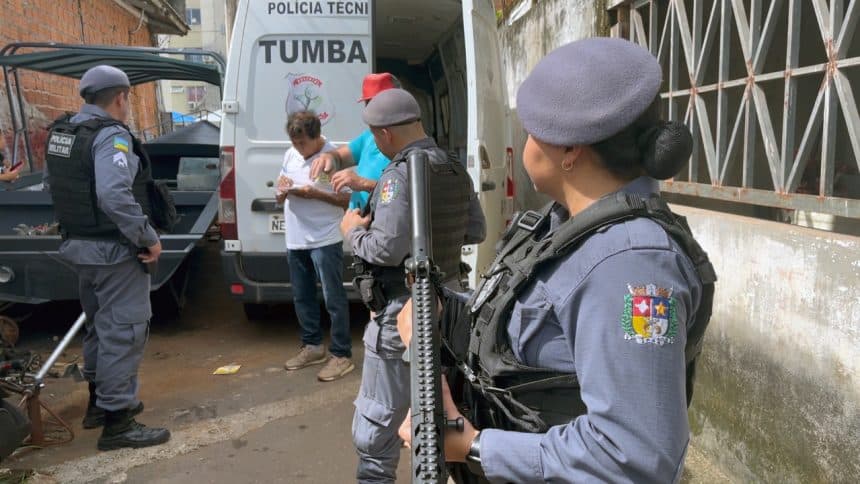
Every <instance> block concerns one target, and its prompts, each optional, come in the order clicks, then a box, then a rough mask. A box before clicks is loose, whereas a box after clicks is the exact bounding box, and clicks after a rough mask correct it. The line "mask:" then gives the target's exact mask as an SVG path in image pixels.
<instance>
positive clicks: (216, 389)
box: [0, 243, 726, 483]
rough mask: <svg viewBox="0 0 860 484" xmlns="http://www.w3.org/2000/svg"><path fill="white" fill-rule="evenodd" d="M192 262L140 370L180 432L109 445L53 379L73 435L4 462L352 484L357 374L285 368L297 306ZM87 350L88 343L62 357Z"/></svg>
mask: <svg viewBox="0 0 860 484" xmlns="http://www.w3.org/2000/svg"><path fill="white" fill-rule="evenodd" d="M190 263H191V271H192V281H191V285H190V288H189V293H188V304H187V307H186V308H185V310H184V311H183V313H182V316H181V318H179V319H170V318H159V317H156V320H155V321H154V322H153V325H152V329H151V335H150V342H149V344H148V346H147V349H146V355H145V358H144V362H143V364H142V367H141V372H140V379H141V397H142V399H143V401H144V402H145V403H146V411H145V412H144V413H143V414H142V415H141V416H140V417H139V420H140V421H142V422H144V423H146V424H150V425H162V426H167V427H169V428H170V429H171V430H172V431H173V438H172V440H171V441H170V442H169V443H168V444H166V445H163V446H159V447H153V448H148V449H140V450H121V451H116V452H108V453H100V452H98V451H96V449H95V444H96V440H97V438H98V433H99V432H98V431H97V430H87V431H85V430H83V429H82V428H81V427H80V420H81V418H82V416H83V413H84V409H85V405H86V398H87V389H86V386H85V384H83V383H75V382H73V381H71V380H50V381H49V382H48V386H47V388H46V391H45V395H44V397H45V398H44V399H45V401H46V402H47V403H48V405H50V407H51V408H52V409H54V410H55V411H57V412H58V413H59V415H60V416H61V417H63V418H64V419H66V420H67V421H68V422H69V423H71V424H72V427H73V429H74V431H75V434H76V436H75V439H74V441H72V442H71V443H69V444H65V445H62V446H57V447H52V448H47V449H42V450H34V451H28V452H25V453H23V454H19V455H18V456H16V457H15V458H13V459H12V460H10V461H9V462H8V463H4V465H7V466H8V467H12V468H16V469H35V470H36V471H38V472H39V473H40V474H46V475H48V476H50V477H47V478H45V479H43V482H62V483H75V482H105V483H118V482H133V483H137V482H141V483H143V482H147V483H187V482H195V483H198V482H200V483H208V482H212V483H216V482H217V483H221V482H229V483H252V482H286V483H347V482H354V477H353V476H354V472H355V464H356V457H355V452H354V450H353V448H352V442H351V438H350V423H351V420H352V413H353V406H352V401H353V399H354V398H355V395H356V392H357V390H358V385H359V380H360V376H359V371H358V370H357V371H355V372H353V373H352V374H350V375H349V376H348V377H347V378H345V379H343V380H340V381H338V382H333V383H320V382H318V381H317V380H316V377H315V375H316V371H317V368H319V367H316V368H312V369H306V370H302V371H298V372H286V371H284V370H283V367H282V365H283V361H284V360H285V359H286V358H287V357H288V355H289V354H290V353H291V352H293V351H296V350H297V349H298V347H299V339H298V327H297V324H296V322H295V316H294V313H293V312H292V308H291V307H290V306H279V307H276V308H274V310H273V315H272V317H271V318H270V319H267V320H264V321H253V322H248V321H247V320H246V319H245V316H244V314H243V312H242V309H241V305H240V304H237V303H236V302H234V301H232V300H231V299H230V298H229V297H228V295H227V291H226V288H225V287H223V283H222V279H221V270H220V266H219V260H218V251H217V245H216V244H214V243H207V244H206V245H205V246H204V247H202V250H199V251H197V252H196V255H194V256H193V257H192V259H191V260H190ZM351 309H352V319H353V336H354V341H355V342H356V348H355V355H354V356H355V358H356V366H357V367H358V368H360V366H361V365H360V361H361V356H362V351H361V344H360V341H361V340H360V336H361V330H362V327H363V324H364V321H365V319H366V317H367V316H366V313H365V312H364V311H363V310H362V308H360V307H358V306H353V307H352V308H351ZM77 311H78V308H77V306H76V305H75V304H74V303H72V304H54V305H51V306H46V307H43V308H40V309H39V310H38V311H36V312H35V313H34V315H33V316H32V317H31V318H30V319H29V320H27V321H26V322H24V323H23V325H22V340H21V342H20V343H19V347H24V348H28V349H39V350H41V351H45V352H48V351H50V349H51V348H52V345H53V344H54V343H53V341H52V339H53V337H54V336H62V334H63V332H64V331H65V329H66V328H68V326H69V325H70V322H71V321H73V320H74V318H75V317H76V313H77ZM77 355H80V343H79V340H78V342H76V343H75V344H74V345H73V346H72V347H71V348H69V350H68V351H67V353H66V355H65V357H64V359H65V360H67V361H68V360H71V359H73V358H74V357H75V356H77ZM231 363H238V364H241V365H242V368H241V370H240V371H239V373H238V374H236V375H230V376H215V375H212V371H213V370H214V369H215V368H217V367H219V366H222V365H226V364H231ZM408 458H409V455H408V451H406V450H405V449H404V451H403V454H402V460H401V466H400V469H399V473H398V482H404V483H405V482H409V480H408V476H409V468H408V467H409V461H408ZM688 468H689V470H690V471H691V474H690V478H688V479H687V481H688V482H708V483H710V482H720V481H723V482H726V481H725V478H724V477H722V476H721V475H720V474H719V473H718V472H716V471H715V470H714V469H713V468H711V467H710V466H709V465H708V463H707V461H706V460H705V459H704V458H702V456H700V455H699V454H697V453H695V452H693V453H692V454H691V456H690V459H688ZM0 481H2V476H0Z"/></svg>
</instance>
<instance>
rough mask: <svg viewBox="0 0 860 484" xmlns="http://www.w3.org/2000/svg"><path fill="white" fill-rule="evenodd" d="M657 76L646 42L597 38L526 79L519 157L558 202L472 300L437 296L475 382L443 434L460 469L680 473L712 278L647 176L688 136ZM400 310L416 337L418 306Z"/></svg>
mask: <svg viewBox="0 0 860 484" xmlns="http://www.w3.org/2000/svg"><path fill="white" fill-rule="evenodd" d="M661 82H662V74H661V68H660V66H659V64H658V63H657V61H656V60H655V59H654V57H652V56H651V55H650V53H649V52H648V51H647V50H645V49H643V48H641V47H639V46H636V45H635V44H632V43H630V42H627V41H624V40H620V39H608V38H594V39H586V40H582V41H578V42H574V43H571V44H568V45H565V46H563V47H561V48H559V49H557V50H555V51H553V52H552V53H550V54H549V55H547V56H546V58H544V59H543V60H542V61H541V62H540V63H539V64H538V65H537V66H536V67H535V69H534V71H533V72H532V73H531V74H530V75H529V77H528V78H527V79H526V80H525V81H524V82H523V84H522V86H521V87H520V89H519V92H518V94H517V109H518V113H519V117H520V119H521V120H522V123H523V127H524V128H525V130H526V131H527V132H528V135H529V137H528V141H527V142H526V146H525V150H524V152H523V164H524V166H525V169H526V171H527V172H528V175H529V177H530V178H531V180H532V182H533V183H534V186H535V188H536V190H537V191H539V192H541V193H544V194H546V195H548V196H549V197H550V198H551V199H552V200H553V203H551V204H550V205H549V206H548V207H546V208H545V209H544V210H543V211H542V212H540V213H537V212H526V213H525V214H524V215H523V216H521V217H520V218H519V219H518V220H517V222H516V223H515V224H513V227H514V228H513V229H512V230H511V231H509V233H508V234H506V235H505V236H504V237H503V240H502V242H501V243H500V250H499V253H498V255H497V258H496V261H495V262H494V264H493V266H492V267H491V268H490V270H489V271H488V272H487V273H486V274H485V276H484V280H483V282H482V283H481V284H480V285H479V287H478V289H477V291H476V292H475V294H474V295H472V296H471V298H469V299H468V301H466V300H465V299H464V298H462V297H458V296H457V295H455V294H451V293H446V297H445V298H444V299H445V300H444V307H445V309H444V314H443V317H442V321H443V336H445V337H446V338H447V347H448V349H450V351H451V353H452V354H453V355H454V359H453V361H452V362H450V363H451V364H452V366H455V367H456V368H457V369H458V370H459V375H460V376H462V377H465V378H457V379H455V380H451V381H452V384H451V389H452V390H453V393H454V395H455V396H456V398H457V400H458V402H457V403H458V404H455V403H454V402H453V400H452V399H451V396H450V393H449V392H448V390H447V386H446V394H445V395H444V397H445V401H446V413H447V414H448V418H455V417H457V416H459V414H460V413H461V412H462V413H463V414H465V416H466V418H467V424H466V429H465V431H464V432H461V433H458V432H454V431H448V432H447V433H446V436H445V448H446V449H445V450H446V458H447V460H448V461H452V462H458V461H459V462H465V463H466V465H467V466H468V472H467V471H465V469H463V466H454V467H453V468H452V469H453V470H452V474H453V475H454V477H455V479H456V480H458V481H460V482H479V481H483V480H484V479H486V480H489V481H491V482H517V483H527V482H637V483H641V482H672V481H677V480H678V479H680V476H681V472H682V470H683V462H684V456H685V452H686V448H687V444H688V442H689V428H688V423H687V405H688V402H689V398H690V397H691V395H692V393H691V390H692V376H693V369H694V366H693V365H694V359H695V356H696V355H697V354H698V351H699V348H700V346H699V345H700V342H701V337H702V334H703V332H704V328H705V326H706V324H707V321H708V318H709V317H710V310H711V300H712V298H713V282H714V280H715V279H716V277H715V275H714V273H713V269H712V267H711V265H710V263H709V262H708V259H707V255H706V254H705V253H704V252H703V251H702V250H701V248H700V247H699V246H698V244H697V243H696V242H695V240H694V239H693V238H692V236H691V235H690V232H689V228H688V227H687V225H686V222H685V221H684V220H683V218H681V217H678V216H676V215H674V214H672V213H671V211H670V210H669V208H668V207H667V206H666V204H665V202H663V201H662V200H661V199H660V197H659V193H658V187H657V182H656V180H655V178H660V179H663V178H669V177H672V176H674V175H675V174H676V173H677V172H678V171H679V170H680V168H681V167H682V166H683V164H684V163H685V162H686V161H687V159H688V158H689V156H690V152H691V146H692V140H691V137H690V133H689V131H688V130H687V129H686V128H685V127H684V126H683V125H682V124H679V123H666V122H663V121H661V120H660V119H659V117H658V116H659V114H658V101H659V97H658V92H659V88H660V84H661ZM399 319H400V321H399V327H400V329H401V330H402V331H403V332H404V333H406V334H404V336H405V337H404V340H406V339H408V336H409V335H410V334H408V333H410V331H409V322H410V321H411V306H410V307H408V308H407V309H405V310H404V312H403V313H402V314H401V316H400V318H399ZM462 381H464V382H465V384H462V383H458V382H462ZM468 421H470V422H472V423H474V426H473V425H470V424H469V422H468ZM476 428H477V429H481V430H476ZM400 434H401V436H402V437H403V438H404V439H407V440H408V439H409V428H408V426H404V427H402V428H401V432H400Z"/></svg>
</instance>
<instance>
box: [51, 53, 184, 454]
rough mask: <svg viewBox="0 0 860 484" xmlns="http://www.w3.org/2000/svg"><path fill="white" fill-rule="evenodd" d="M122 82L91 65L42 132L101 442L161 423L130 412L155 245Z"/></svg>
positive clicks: (113, 444)
mask: <svg viewBox="0 0 860 484" xmlns="http://www.w3.org/2000/svg"><path fill="white" fill-rule="evenodd" d="M129 90H130V83H129V80H128V77H127V76H126V74H125V73H124V72H122V71H121V70H119V69H117V68H115V67H111V66H104V65H103V66H97V67H93V68H92V69H90V70H88V71H87V72H86V73H85V74H84V75H83V77H82V78H81V82H80V95H81V97H83V98H84V100H85V101H86V104H84V105H83V107H82V108H81V110H80V112H79V113H78V114H75V115H73V116H70V117H69V116H66V117H63V118H60V119H58V120H57V121H56V122H55V123H54V124H53V125H52V126H51V131H50V133H49V136H48V146H47V149H46V165H47V167H46V170H45V182H46V183H45V184H46V186H47V187H48V188H49V189H50V191H51V196H52V198H53V200H54V208H55V211H56V215H57V218H58V221H59V223H60V231H61V234H62V236H63V239H64V240H63V243H62V245H61V247H60V255H61V257H63V258H64V259H66V260H67V261H69V262H71V263H72V264H74V265H75V267H76V269H77V272H78V280H79V292H80V298H81V305H82V306H83V309H84V312H85V313H86V315H87V324H86V334H85V336H84V376H85V377H86V379H87V381H88V382H89V390H90V399H89V405H88V406H87V413H86V416H85V418H84V421H83V426H84V428H96V427H99V426H102V425H103V426H104V428H103V430H102V434H101V437H100V438H99V440H98V448H99V449H100V450H110V449H117V448H121V447H146V446H150V445H157V444H161V443H164V442H167V440H168V439H169V438H170V432H169V431H168V430H167V429H161V428H147V427H145V426H143V425H142V424H139V423H137V422H136V421H135V420H134V416H135V415H137V414H139V413H140V412H141V411H142V410H143V404H142V403H141V402H140V401H139V400H138V398H137V390H138V388H137V387H138V385H137V370H138V366H139V365H140V360H141V358H142V356H143V349H144V344H145V343H146V340H147V338H148V336H149V320H150V317H151V316H152V310H151V308H150V302H149V289H150V279H149V274H148V269H147V266H146V264H150V263H154V262H155V261H156V260H157V259H158V257H159V255H160V254H161V242H160V241H159V238H158V233H157V232H156V230H155V228H154V227H153V225H152V222H151V219H150V217H149V215H151V210H152V206H151V204H150V198H149V197H150V193H149V192H148V186H149V184H151V182H152V178H151V171H150V167H149V165H148V159H147V158H146V156H145V154H144V153H143V152H142V148H141V147H140V144H139V143H138V142H137V140H136V139H135V138H134V137H133V136H132V135H131V134H130V132H129V130H128V128H127V127H126V126H125V125H124V124H123V123H124V122H126V120H127V119H128V117H129V114H130V107H131V106H130V101H129Z"/></svg>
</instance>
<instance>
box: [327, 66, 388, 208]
mask: <svg viewBox="0 0 860 484" xmlns="http://www.w3.org/2000/svg"><path fill="white" fill-rule="evenodd" d="M399 87H400V82H399V81H398V80H397V78H396V77H394V76H393V75H391V74H389V73H387V72H382V73H379V74H368V75H367V76H365V78H364V82H363V83H362V86H361V99H359V100H358V102H363V103H365V104H367V103H368V102H370V100H371V99H373V98H374V96H376V95H377V94H379V93H380V92H382V91H385V90H387V89H392V88H399ZM389 161H390V160H389V159H388V158H386V157H385V155H383V154H382V153H381V152H380V151H379V148H377V147H376V141H374V139H373V134H371V132H370V130H369V129H366V130H364V132H362V133H361V134H360V135H358V137H357V138H355V139H354V140H352V141H350V142H349V144H347V145H343V146H340V147H338V149H336V150H335V151H331V152H328V153H323V154H321V155H320V156H319V157H318V158H317V159H316V160H315V161H314V163H313V166H312V167H311V178H312V179H317V178H318V177H323V178H325V176H326V175H328V174H330V173H333V174H332V175H331V184H332V189H333V190H334V191H335V192H339V191H340V190H342V189H343V188H344V187H347V188H349V189H351V190H352V197H351V198H350V200H349V209H350V210H352V209H356V208H357V209H363V208H364V206H365V205H367V199H368V197H369V196H370V192H372V191H373V189H374V187H376V181H377V180H379V177H380V176H382V170H384V169H385V167H386V166H388V163H389Z"/></svg>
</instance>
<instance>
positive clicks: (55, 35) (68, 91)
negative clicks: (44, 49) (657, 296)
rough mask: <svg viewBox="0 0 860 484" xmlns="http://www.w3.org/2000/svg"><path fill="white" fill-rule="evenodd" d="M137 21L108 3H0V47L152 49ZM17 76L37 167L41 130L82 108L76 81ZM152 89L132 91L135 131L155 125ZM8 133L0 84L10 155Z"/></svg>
mask: <svg viewBox="0 0 860 484" xmlns="http://www.w3.org/2000/svg"><path fill="white" fill-rule="evenodd" d="M139 20H140V19H139V18H137V17H135V16H132V15H131V14H130V13H129V12H128V11H126V10H124V9H123V8H121V7H120V6H119V5H117V4H116V3H115V2H113V1H112V0H87V1H84V2H79V1H77V0H0V46H4V45H6V44H8V43H11V42H63V43H70V44H103V45H137V46H152V45H154V44H153V38H152V35H151V33H150V31H149V28H148V26H147V25H146V23H144V24H143V25H139ZM138 27H139V28H138ZM0 77H2V74H0ZM20 77H21V84H22V87H23V94H24V104H25V106H24V112H25V114H26V117H27V121H28V123H29V127H30V143H31V146H32V147H33V151H34V153H35V155H36V156H35V158H36V159H35V163H36V166H37V167H41V166H42V162H43V160H44V144H45V138H46V135H47V132H46V131H45V127H46V126H47V125H48V124H49V123H50V122H51V121H52V120H54V119H55V118H56V117H57V116H59V115H60V114H62V113H63V112H64V111H77V110H78V109H79V108H80V106H81V103H82V100H81V98H80V96H78V90H77V86H78V82H77V81H76V80H72V79H67V78H64V77H60V76H55V75H51V74H40V73H35V72H33V71H21V75H20ZM155 89H156V85H155V83H148V84H144V85H141V86H138V87H135V88H133V89H132V93H133V95H134V96H133V98H132V119H131V120H130V122H129V124H130V125H131V126H132V128H134V129H136V130H139V131H140V130H144V129H148V128H152V127H156V126H157V125H158V105H157V99H156V93H155ZM11 130H12V122H11V118H10V111H9V103H8V101H7V99H6V92H5V85H3V83H2V82H0V136H4V137H5V138H6V142H7V146H9V150H10V154H11V143H12V131H11ZM146 134H152V135H156V134H157V132H153V133H146Z"/></svg>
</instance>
